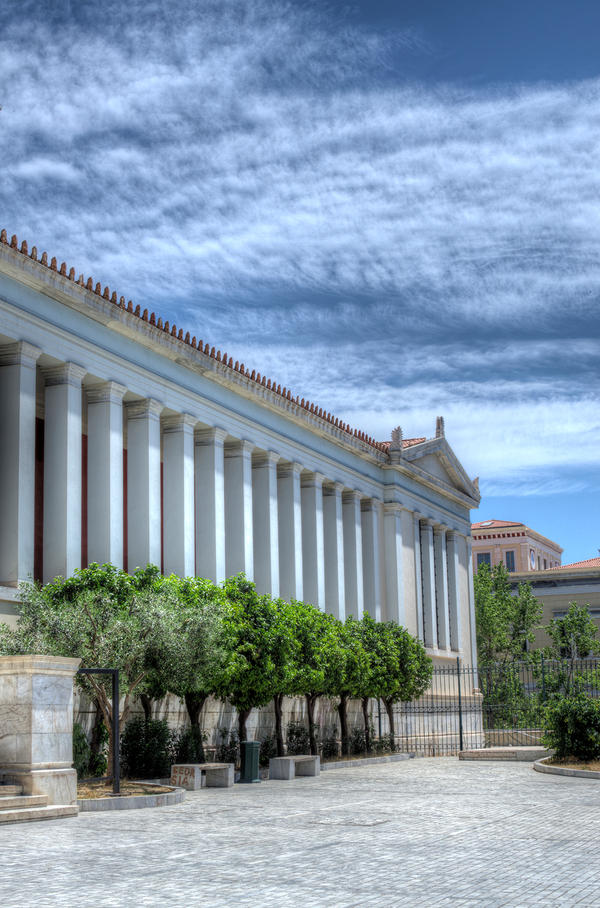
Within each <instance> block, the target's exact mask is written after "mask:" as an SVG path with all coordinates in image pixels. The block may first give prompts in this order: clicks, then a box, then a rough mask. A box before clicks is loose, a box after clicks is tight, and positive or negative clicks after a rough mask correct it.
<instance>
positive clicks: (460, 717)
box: [456, 656, 463, 750]
mask: <svg viewBox="0 0 600 908" xmlns="http://www.w3.org/2000/svg"><path fill="white" fill-rule="evenodd" d="M456 677H457V678H458V738H459V743H460V749H461V750H462V749H463V720H462V695H461V689H460V657H459V656H457V657H456Z"/></svg>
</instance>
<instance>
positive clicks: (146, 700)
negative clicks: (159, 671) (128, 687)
mask: <svg viewBox="0 0 600 908" xmlns="http://www.w3.org/2000/svg"><path fill="white" fill-rule="evenodd" d="M140 703H141V704H142V709H143V710H144V719H145V721H146V722H149V721H150V719H151V718H152V700H151V699H150V697H149V696H148V694H140Z"/></svg>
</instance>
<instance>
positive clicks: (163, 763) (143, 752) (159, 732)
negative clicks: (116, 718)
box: [121, 717, 175, 779]
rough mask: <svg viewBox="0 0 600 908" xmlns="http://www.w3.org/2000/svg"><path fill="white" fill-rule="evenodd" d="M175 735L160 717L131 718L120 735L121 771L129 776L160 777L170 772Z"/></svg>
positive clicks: (139, 777)
mask: <svg viewBox="0 0 600 908" xmlns="http://www.w3.org/2000/svg"><path fill="white" fill-rule="evenodd" d="M174 738H175V736H174V735H173V733H172V732H171V731H170V729H169V726H168V725H167V723H166V721H165V720H164V719H150V720H149V721H146V720H145V719H143V718H142V717H139V718H135V719H132V720H131V721H130V722H128V723H127V725H126V726H125V730H124V732H123V734H122V736H121V760H122V764H123V774H124V775H126V776H128V777H129V778H130V779H131V778H134V779H160V778H164V777H166V776H169V775H170V774H171V764H172V763H174V762H175V752H174V751H175V748H174Z"/></svg>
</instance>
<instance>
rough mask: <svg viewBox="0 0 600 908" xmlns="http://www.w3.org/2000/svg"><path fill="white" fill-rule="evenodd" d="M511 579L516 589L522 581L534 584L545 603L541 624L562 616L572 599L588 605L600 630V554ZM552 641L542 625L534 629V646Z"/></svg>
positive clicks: (526, 572) (537, 597)
mask: <svg viewBox="0 0 600 908" xmlns="http://www.w3.org/2000/svg"><path fill="white" fill-rule="evenodd" d="M511 581H512V583H513V588H514V589H515V590H516V589H517V586H518V584H519V583H525V582H526V583H530V584H531V589H532V591H533V594H534V596H535V597H536V599H537V600H538V601H539V602H541V603H542V604H543V606H544V611H543V613H542V617H541V619H540V625H541V626H545V625H547V624H549V623H550V621H551V620H552V618H562V617H563V616H564V615H566V613H567V610H568V608H569V603H571V602H576V603H577V604H578V605H587V606H588V608H589V612H590V615H591V616H592V618H593V619H594V621H595V622H596V625H597V627H598V630H599V632H600V558H588V559H587V560H586V561H576V562H575V563H574V564H564V565H562V566H561V567H559V568H552V569H550V570H547V571H535V572H531V571H524V572H522V573H516V574H514V575H513V576H512V577H511ZM549 643H550V639H549V637H548V635H547V634H546V633H545V632H544V631H543V630H541V627H540V629H539V630H537V631H536V632H535V643H534V647H536V648H537V647H540V646H547V645H548V644H549Z"/></svg>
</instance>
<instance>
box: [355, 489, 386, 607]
mask: <svg viewBox="0 0 600 908" xmlns="http://www.w3.org/2000/svg"><path fill="white" fill-rule="evenodd" d="M360 507H361V516H362V561H363V582H364V590H365V594H364V595H365V598H364V608H365V611H367V612H368V613H369V615H370V616H371V618H374V619H375V621H381V575H380V571H379V564H380V551H379V511H380V508H381V502H380V501H377V500H376V499H375V498H366V499H363V501H362V502H361V506H360Z"/></svg>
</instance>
